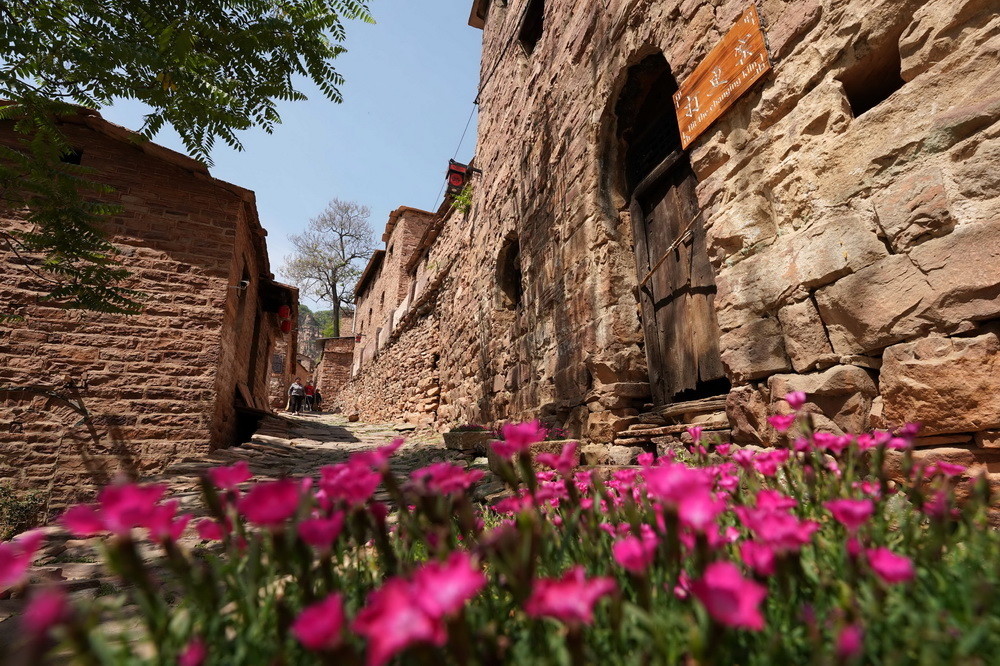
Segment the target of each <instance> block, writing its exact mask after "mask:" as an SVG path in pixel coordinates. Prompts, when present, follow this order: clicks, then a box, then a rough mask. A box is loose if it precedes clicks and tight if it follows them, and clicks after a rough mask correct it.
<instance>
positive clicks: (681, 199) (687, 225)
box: [630, 150, 725, 404]
mask: <svg viewBox="0 0 1000 666" xmlns="http://www.w3.org/2000/svg"><path fill="white" fill-rule="evenodd" d="M695 185H696V179H695V175H694V172H693V171H692V170H691V164H690V162H689V160H688V157H687V154H686V153H684V152H682V151H680V150H676V151H674V152H672V153H671V154H670V155H669V156H668V157H667V158H666V159H665V160H663V161H662V162H661V163H660V164H659V165H657V166H656V167H655V168H654V169H652V170H651V172H650V173H649V174H648V175H646V177H645V178H643V179H642V181H641V182H640V183H639V184H638V185H637V186H636V187H635V188H634V189H633V192H632V201H631V208H630V212H631V218H632V230H633V235H634V238H635V256H636V268H637V271H638V279H639V282H640V286H639V292H640V294H639V299H640V303H641V306H642V319H643V329H644V333H645V340H646V358H647V361H648V363H649V379H650V385H651V388H652V394H653V398H654V400H655V401H656V403H657V404H668V403H670V402H673V401H675V400H676V399H678V396H679V394H684V393H687V396H689V397H691V398H693V397H702V396H701V395H700V394H699V392H700V391H701V390H702V389H708V392H711V393H716V392H721V391H720V390H719V389H718V387H716V386H715V385H716V384H721V383H724V382H725V371H724V369H723V366H722V359H721V357H720V353H719V324H718V322H717V320H716V316H715V307H714V299H715V292H716V289H715V275H714V273H713V271H712V266H711V264H710V263H709V260H708V251H707V247H706V239H705V229H704V221H703V219H702V216H701V213H700V210H699V209H698V205H697V197H696V196H695ZM722 390H724V389H722ZM684 397H685V396H681V398H682V399H683V398H684Z"/></svg>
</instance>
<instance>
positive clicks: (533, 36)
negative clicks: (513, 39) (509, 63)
mask: <svg viewBox="0 0 1000 666" xmlns="http://www.w3.org/2000/svg"><path fill="white" fill-rule="evenodd" d="M544 31H545V0H528V8H527V10H526V11H525V12H524V21H523V22H522V23H521V30H520V31H519V32H518V33H517V40H518V41H519V42H521V46H522V47H524V52H525V53H527V54H528V55H531V54H532V52H534V50H535V46H536V45H537V44H538V40H539V39H541V38H542V33H543V32H544Z"/></svg>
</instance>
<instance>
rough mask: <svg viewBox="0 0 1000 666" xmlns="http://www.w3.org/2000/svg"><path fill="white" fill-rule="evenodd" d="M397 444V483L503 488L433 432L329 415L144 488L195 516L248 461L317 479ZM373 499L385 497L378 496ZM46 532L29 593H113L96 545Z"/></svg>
mask: <svg viewBox="0 0 1000 666" xmlns="http://www.w3.org/2000/svg"><path fill="white" fill-rule="evenodd" d="M396 437H403V438H404V439H405V443H404V444H403V446H402V447H400V449H399V450H398V451H397V452H396V454H395V455H394V456H393V457H392V459H391V460H390V468H391V469H392V471H393V472H394V473H395V474H396V475H397V476H398V477H400V478H402V477H407V476H409V474H410V472H412V471H413V470H415V469H419V468H420V467H423V466H425V465H429V464H431V463H434V462H440V461H444V460H449V461H452V462H455V463H459V464H465V465H468V466H470V467H475V468H477V469H482V470H483V471H484V472H485V473H486V476H485V477H484V478H483V480H482V481H481V482H480V483H479V484H478V485H477V487H476V488H475V490H474V492H473V496H474V498H476V499H479V500H483V499H486V498H488V497H492V496H494V495H496V494H499V493H501V492H502V491H503V485H502V483H501V482H500V481H499V480H497V479H496V477H495V476H493V475H492V474H491V473H490V472H489V470H488V465H487V459H486V458H485V457H475V456H474V455H473V454H470V453H466V452H461V451H453V450H449V449H447V448H445V446H444V442H443V439H442V437H441V435H439V434H437V433H435V432H433V431H430V430H415V429H414V428H413V427H412V426H405V425H393V424H384V423H383V424H379V423H350V422H348V420H347V419H346V418H345V417H343V416H340V415H331V414H305V415H301V416H297V417H293V416H288V415H281V416H272V417H267V418H266V419H265V420H264V422H263V423H262V424H261V426H260V428H259V429H258V431H257V433H256V434H255V435H254V436H253V437H252V438H251V439H250V441H249V442H247V443H245V444H242V445H240V446H235V447H232V448H228V449H219V450H217V451H213V452H210V453H206V454H204V455H198V456H192V457H187V458H184V459H181V460H179V461H177V462H176V463H174V464H173V465H171V466H170V467H169V468H168V469H167V470H166V471H165V472H164V473H163V474H160V475H158V476H155V477H149V478H146V479H143V481H144V482H156V483H164V484H165V485H167V486H168V488H169V496H170V497H172V498H176V499H178V500H180V504H181V508H180V511H185V512H191V513H195V514H196V515H199V514H201V513H202V507H201V502H200V491H199V489H198V483H199V479H200V477H201V475H203V474H204V472H205V470H207V469H208V468H210V467H215V466H218V465H230V464H233V463H235V462H236V461H239V460H246V461H248V463H249V464H250V469H251V471H252V472H253V473H254V477H255V479H269V478H277V477H281V476H316V475H318V473H319V469H320V468H321V467H322V466H324V465H331V464H336V463H339V462H343V461H345V460H347V458H348V457H349V456H350V455H351V454H353V453H357V452H360V451H366V450H372V449H375V448H377V447H379V446H382V445H384V444H387V443H389V442H391V441H392V440H393V439H395V438H396ZM380 492H381V491H380ZM376 499H387V497H385V496H384V495H381V496H380V495H376ZM44 529H45V530H46V532H47V533H48V539H47V543H46V546H45V547H44V548H43V552H42V553H41V555H40V556H39V557H38V558H37V559H36V563H35V564H36V566H35V568H34V570H33V572H32V579H31V584H32V585H38V584H48V585H52V584H54V585H59V586H61V587H64V588H65V589H66V590H67V591H68V592H69V593H70V594H71V596H74V597H96V596H98V595H101V594H106V593H109V592H112V591H114V590H115V589H117V587H118V585H119V583H118V581H116V580H114V579H112V578H111V577H109V576H108V574H107V572H106V571H105V570H104V569H103V567H102V565H101V564H100V563H99V560H100V557H99V544H100V541H101V538H100V537H98V538H93V539H74V538H72V537H71V536H70V535H69V534H67V533H66V532H65V531H64V530H62V529H61V528H60V527H58V526H56V525H52V526H49V527H46V528H44ZM181 543H182V544H185V545H188V546H194V545H196V544H198V543H199V541H198V538H197V535H195V534H194V531H193V530H191V529H189V530H188V531H187V534H186V536H185V537H184V538H182V539H181ZM157 551H158V548H157V547H155V546H152V545H150V547H149V551H148V554H149V557H150V558H151V559H152V558H155V557H156V556H157ZM24 596H25V591H24V590H22V591H20V592H16V593H14V594H13V595H10V596H9V597H8V598H0V663H5V660H4V646H8V645H12V644H14V643H15V642H16V641H15V638H16V636H17V630H18V627H17V624H18V622H17V615H18V614H19V613H20V611H21V609H22V608H23V605H24Z"/></svg>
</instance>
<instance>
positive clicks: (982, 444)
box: [974, 430, 1000, 449]
mask: <svg viewBox="0 0 1000 666" xmlns="http://www.w3.org/2000/svg"><path fill="white" fill-rule="evenodd" d="M974 441H975V444H976V446H977V447H979V448H984V449H1000V430H983V431H982V432H977V433H976V435H975V438H974Z"/></svg>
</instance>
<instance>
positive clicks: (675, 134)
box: [615, 53, 681, 193]
mask: <svg viewBox="0 0 1000 666" xmlns="http://www.w3.org/2000/svg"><path fill="white" fill-rule="evenodd" d="M676 91H677V82H676V80H675V79H674V77H673V75H672V74H671V72H670V66H669V65H667V61H666V60H665V59H664V58H663V55H662V54H660V53H657V54H654V55H651V56H649V57H647V58H646V59H645V60H643V61H642V62H640V63H639V64H638V65H635V66H634V67H632V68H631V69H630V70H629V75H628V80H627V82H626V83H625V88H624V91H623V92H622V95H621V98H620V99H619V101H618V105H617V107H616V108H615V114H616V115H617V117H618V118H619V126H618V138H619V141H621V142H622V143H623V144H624V158H625V181H626V182H625V186H626V188H627V190H628V192H629V193H631V192H632V190H633V189H634V188H635V186H636V185H638V184H639V183H640V182H641V181H642V179H643V178H645V177H646V176H647V175H649V173H650V172H651V171H652V170H653V169H655V168H656V167H657V166H658V165H659V164H660V163H661V162H662V161H663V160H664V159H666V157H667V156H668V155H670V153H671V152H673V151H674V150H677V149H679V148H680V145H681V139H680V131H679V130H678V129H677V119H676V117H675V116H674V102H673V94H674V92H676Z"/></svg>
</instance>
